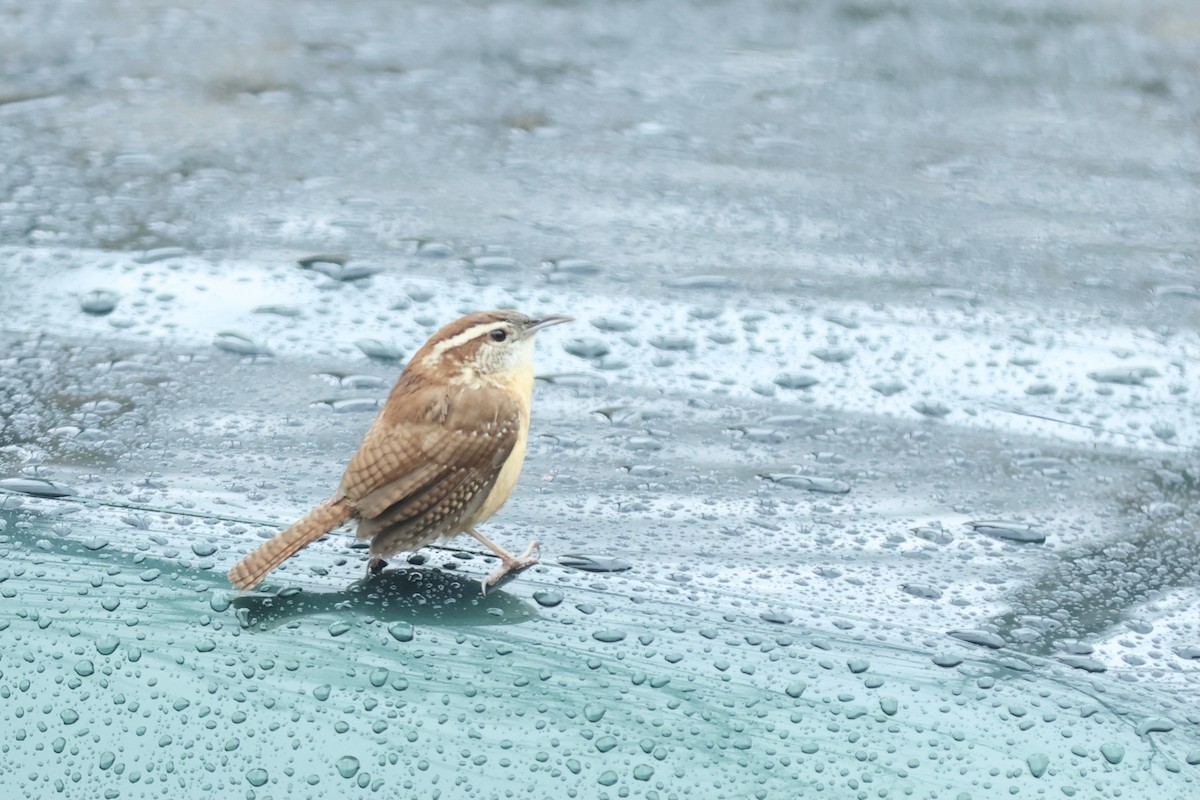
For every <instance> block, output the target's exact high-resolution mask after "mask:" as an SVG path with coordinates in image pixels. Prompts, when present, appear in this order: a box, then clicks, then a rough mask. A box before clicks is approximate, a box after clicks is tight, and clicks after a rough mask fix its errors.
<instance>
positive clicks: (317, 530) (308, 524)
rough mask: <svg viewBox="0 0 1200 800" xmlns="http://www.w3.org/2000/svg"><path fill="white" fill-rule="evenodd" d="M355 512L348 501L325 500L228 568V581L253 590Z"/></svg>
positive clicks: (238, 586)
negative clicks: (271, 573)
mask: <svg viewBox="0 0 1200 800" xmlns="http://www.w3.org/2000/svg"><path fill="white" fill-rule="evenodd" d="M353 513H354V511H353V509H352V508H351V507H350V502H349V501H348V500H345V499H341V500H326V501H325V502H324V503H322V504H321V505H319V506H317V507H316V508H314V509H313V510H312V511H310V512H308V514H306V515H305V516H304V518H303V519H301V520H299V521H298V522H295V523H293V524H292V525H291V526H290V527H288V528H287V529H285V530H282V531H280V532H279V533H277V534H275V535H274V536H272V537H271V538H270V539H268V540H267V541H265V542H263V543H262V544H261V545H259V547H258V549H257V550H255V551H254V552H253V553H251V554H250V555H248V556H246V557H245V558H243V559H242V560H241V561H239V562H238V563H237V566H235V567H234V568H233V569H231V570H229V582H230V583H232V584H233V585H234V586H236V587H237V588H239V589H253V588H254V587H255V586H258V585H259V584H260V583H262V580H263V578H265V577H267V573H269V572H270V571H271V570H273V569H275V568H276V567H278V566H279V565H280V564H282V563H283V562H284V561H286V560H287V559H288V558H290V557H291V556H292V554H293V553H295V552H297V551H298V550H300V548H302V547H304V546H305V545H307V544H309V543H310V542H315V541H316V540H317V539H320V538H321V537H322V536H324V535H325V534H327V533H329V532H330V531H331V530H333V529H334V528H336V527H337V526H339V525H341V524H343V523H344V522H346V521H347V520H348V519H350V517H351V516H352V515H353Z"/></svg>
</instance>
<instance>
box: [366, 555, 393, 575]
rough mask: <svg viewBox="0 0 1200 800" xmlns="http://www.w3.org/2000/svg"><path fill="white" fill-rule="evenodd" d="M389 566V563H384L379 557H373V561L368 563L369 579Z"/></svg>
mask: <svg viewBox="0 0 1200 800" xmlns="http://www.w3.org/2000/svg"><path fill="white" fill-rule="evenodd" d="M387 565H388V562H386V561H384V560H383V559H382V558H380V557H379V556H371V559H370V560H369V561H368V562H367V578H371V577H372V576H374V575H378V574H379V573H381V572H383V570H384V568H385V567H387Z"/></svg>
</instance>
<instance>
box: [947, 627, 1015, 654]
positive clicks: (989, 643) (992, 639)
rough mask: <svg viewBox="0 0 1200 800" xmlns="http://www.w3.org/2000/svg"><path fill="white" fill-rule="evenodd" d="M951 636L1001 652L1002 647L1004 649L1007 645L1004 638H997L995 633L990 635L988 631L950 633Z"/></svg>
mask: <svg viewBox="0 0 1200 800" xmlns="http://www.w3.org/2000/svg"><path fill="white" fill-rule="evenodd" d="M949 635H950V636H953V637H954V638H955V639H960V640H961V641H964V642H970V643H971V644H977V645H981V646H983V647H990V648H991V649H993V650H999V649H1000V648H1001V647H1004V644H1005V642H1004V639H1003V637H1000V636H997V635H996V634H994V633H989V632H988V631H976V630H962V631H950V632H949Z"/></svg>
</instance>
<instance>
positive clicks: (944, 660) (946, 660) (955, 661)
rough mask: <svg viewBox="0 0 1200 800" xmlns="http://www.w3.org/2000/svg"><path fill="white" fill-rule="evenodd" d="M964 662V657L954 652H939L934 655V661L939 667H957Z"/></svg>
mask: <svg viewBox="0 0 1200 800" xmlns="http://www.w3.org/2000/svg"><path fill="white" fill-rule="evenodd" d="M962 662H963V660H962V658H960V657H959V656H956V655H954V654H953V653H938V654H937V655H935V656H934V657H933V663H934V664H937V665H938V666H939V667H947V668H949V667H957V666H958V665H959V664H961V663H962Z"/></svg>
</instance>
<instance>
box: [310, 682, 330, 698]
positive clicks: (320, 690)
mask: <svg viewBox="0 0 1200 800" xmlns="http://www.w3.org/2000/svg"><path fill="white" fill-rule="evenodd" d="M330 691H331V687H330V685H329V684H328V683H323V684H321V685H320V686H318V687H317V688H315V689H313V697H315V698H317V699H318V700H320V701H321V702H325V701H326V700H328V699H329V692H330Z"/></svg>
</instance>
